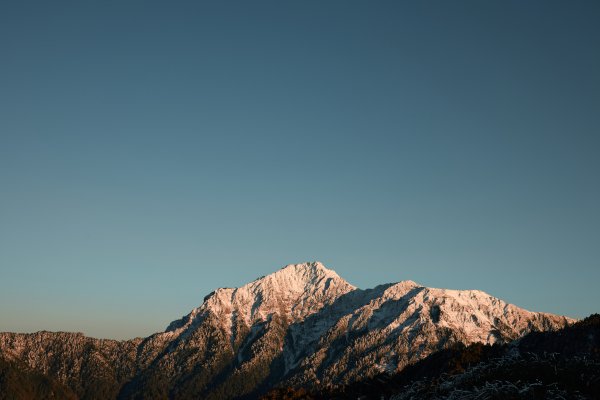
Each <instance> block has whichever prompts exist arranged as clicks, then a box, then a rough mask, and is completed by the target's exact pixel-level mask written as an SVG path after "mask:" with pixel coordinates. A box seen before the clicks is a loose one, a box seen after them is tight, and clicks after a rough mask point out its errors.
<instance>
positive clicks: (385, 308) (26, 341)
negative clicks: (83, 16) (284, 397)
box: [0, 262, 574, 399]
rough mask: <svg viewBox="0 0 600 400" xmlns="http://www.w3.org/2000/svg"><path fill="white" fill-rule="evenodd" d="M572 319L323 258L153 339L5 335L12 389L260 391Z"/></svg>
mask: <svg viewBox="0 0 600 400" xmlns="http://www.w3.org/2000/svg"><path fill="white" fill-rule="evenodd" d="M572 322H574V321H573V320H571V319H569V318H566V317H562V316H556V315H552V314H546V313H536V312H530V311H526V310H524V309H521V308H519V307H516V306H514V305H511V304H507V303H505V302H504V301H502V300H500V299H497V298H495V297H492V296H490V295H488V294H486V293H484V292H481V291H478V290H447V289H434V288H427V287H424V286H421V285H419V284H417V283H415V282H412V281H403V282H399V283H394V284H385V285H380V286H377V287H375V288H373V289H367V290H361V289H357V288H356V287H354V286H352V285H351V284H349V283H348V282H346V281H345V280H344V279H342V278H341V277H339V276H338V275H337V274H336V273H335V272H334V271H332V270H329V269H327V268H325V267H324V266H323V265H322V264H321V263H318V262H313V263H304V264H294V265H288V266H286V267H284V268H282V269H281V270H279V271H277V272H275V273H273V274H270V275H268V276H265V277H262V278H259V279H257V280H255V281H253V282H251V283H249V284H247V285H244V286H242V287H240V288H223V289H217V290H216V291H214V292H213V293H211V294H209V295H208V296H206V298H205V299H204V302H203V303H202V304H201V305H200V306H199V307H198V308H195V309H194V310H192V311H191V312H190V313H189V314H188V315H186V316H185V317H183V318H181V319H179V320H177V321H174V322H172V323H171V324H170V325H169V326H168V327H167V329H166V330H165V331H164V332H161V333H156V334H154V335H151V336H149V337H147V338H144V339H133V340H128V341H115V340H100V339H93V338H88V337H86V336H84V335H83V334H80V333H63V332H59V333H51V332H37V333H32V334H16V333H0V392H2V393H4V395H2V394H0V399H3V398H6V399H8V398H12V399H25V398H56V399H59V398H61V399H63V398H64V399H69V398H73V399H192V398H203V399H232V398H248V399H253V398H257V397H259V396H260V395H262V394H264V393H267V392H269V391H271V390H272V389H273V388H276V387H285V388H299V387H303V388H308V389H318V390H329V391H335V390H337V389H339V388H343V387H348V385H352V384H355V383H357V382H360V381H362V380H365V379H368V378H371V377H374V376H378V375H381V374H394V373H397V372H399V371H402V370H403V369H404V368H405V367H406V366H408V365H410V364H414V363H416V362H418V361H420V360H423V359H425V358H426V357H427V356H429V355H431V354H433V353H436V352H439V351H440V350H444V349H449V348H453V347H455V346H457V345H470V344H473V343H482V344H494V343H496V344H502V343H508V342H510V341H513V340H515V339H518V338H520V337H522V336H523V335H525V334H527V333H529V332H532V331H554V330H557V329H560V328H563V327H565V326H567V325H569V324H570V323H572ZM23 382H26V383H27V384H24V383H23ZM23 387H27V388H30V389H27V390H23V389H22V388H23ZM19 390H20V391H19ZM6 393H10V394H9V395H6ZM3 396H4V397H3ZM6 396H8V397H6Z"/></svg>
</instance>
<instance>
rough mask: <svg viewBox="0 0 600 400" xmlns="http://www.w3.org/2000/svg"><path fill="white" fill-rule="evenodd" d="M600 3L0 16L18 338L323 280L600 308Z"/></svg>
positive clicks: (5, 199)
mask: <svg viewBox="0 0 600 400" xmlns="http://www.w3.org/2000/svg"><path fill="white" fill-rule="evenodd" d="M598 21H600V3H599V2H597V1H557V2H554V1H527V2H523V1H496V2H490V1H485V2H482V1H469V2H460V1H456V2H447V1H440V2H434V1H429V2H412V1H411V2H398V1H390V2H383V1H380V2H378V1H375V2H373V1H362V2H353V1H339V2H338V1H336V2H332V1H314V2H313V1H296V2H280V1H273V2H249V1H239V2H229V1H226V2H220V1H219V2H217V1H215V2H199V1H185V2H184V1H169V2H153V1H72V2H62V1H36V2H34V1H2V2H0V50H1V53H0V331H36V330H41V329H47V330H74V331H83V332H85V333H87V334H90V335H93V336H97V337H115V338H128V337H133V336H142V335H147V334H150V333H152V332H155V331H160V330H162V329H164V327H165V326H166V325H167V324H168V323H169V322H170V321H171V320H174V319H176V318H178V317H180V316H181V315H183V314H186V313H187V312H188V311H189V310H190V309H191V308H193V307H195V306H198V305H199V304H201V302H202V298H203V297H204V296H205V295H206V294H207V293H208V292H210V291H211V290H213V289H214V288H216V287H220V286H238V285H241V284H243V283H245V282H248V281H250V280H252V279H254V278H256V277H257V276H260V275H264V274H267V273H270V272H273V271H275V270H277V269H278V268H280V267H281V266H283V265H285V264H288V263H294V262H302V261H309V260H320V261H322V262H324V263H325V264H326V265H327V266H328V267H330V268H333V269H334V270H336V271H337V272H338V273H339V274H340V275H341V276H343V277H344V278H346V279H347V280H348V281H350V282H351V283H353V284H355V285H357V286H359V287H362V288H367V287H372V286H374V285H376V284H378V283H384V282H392V281H400V280H404V279H412V280H415V281H417V282H420V283H422V284H424V285H428V286H435V287H449V288H464V289H469V288H477V289H481V290H485V291H487V292H489V293H491V294H493V295H496V296H498V297H501V298H503V299H505V300H507V301H509V302H512V303H515V304H517V305H520V306H523V307H525V308H528V309H532V310H538V311H547V312H554V313H560V314H567V315H570V316H575V317H582V316H586V315H587V314H590V313H592V312H598V311H600V290H598V284H599V282H600V261H599V260H600V211H599V204H600V187H599V186H600V184H599V182H600V179H599V175H600V129H599V126H600V72H599V71H600V24H599V23H598Z"/></svg>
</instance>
